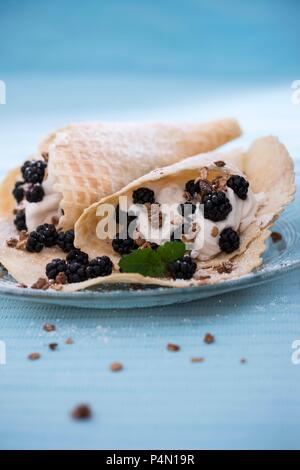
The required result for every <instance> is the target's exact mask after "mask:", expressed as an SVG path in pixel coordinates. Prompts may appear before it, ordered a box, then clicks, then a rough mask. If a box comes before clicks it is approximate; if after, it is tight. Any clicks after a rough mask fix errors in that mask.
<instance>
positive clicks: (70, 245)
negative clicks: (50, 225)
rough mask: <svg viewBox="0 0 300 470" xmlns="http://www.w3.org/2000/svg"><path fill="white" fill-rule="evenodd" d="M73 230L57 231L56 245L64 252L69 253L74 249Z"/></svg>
mask: <svg viewBox="0 0 300 470" xmlns="http://www.w3.org/2000/svg"><path fill="white" fill-rule="evenodd" d="M74 238H75V235H74V230H67V231H66V232H58V235H57V241H56V243H57V245H58V246H59V248H61V249H62V250H63V251H64V252H65V253H69V251H72V250H74V249H75V247H74Z"/></svg>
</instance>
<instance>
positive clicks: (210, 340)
mask: <svg viewBox="0 0 300 470" xmlns="http://www.w3.org/2000/svg"><path fill="white" fill-rule="evenodd" d="M214 341H215V337H214V335H212V334H211V333H206V335H205V336H204V343H206V344H211V343H213V342H214Z"/></svg>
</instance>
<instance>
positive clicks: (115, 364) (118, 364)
mask: <svg viewBox="0 0 300 470" xmlns="http://www.w3.org/2000/svg"><path fill="white" fill-rule="evenodd" d="M110 370H111V371H112V372H119V371H121V370H123V364H121V362H113V363H112V364H111V365H110Z"/></svg>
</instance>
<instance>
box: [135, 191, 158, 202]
mask: <svg viewBox="0 0 300 470" xmlns="http://www.w3.org/2000/svg"><path fill="white" fill-rule="evenodd" d="M132 200H133V203H134V204H147V202H149V203H150V204H154V202H155V196H154V191H152V189H149V188H138V189H136V190H135V191H133V193H132Z"/></svg>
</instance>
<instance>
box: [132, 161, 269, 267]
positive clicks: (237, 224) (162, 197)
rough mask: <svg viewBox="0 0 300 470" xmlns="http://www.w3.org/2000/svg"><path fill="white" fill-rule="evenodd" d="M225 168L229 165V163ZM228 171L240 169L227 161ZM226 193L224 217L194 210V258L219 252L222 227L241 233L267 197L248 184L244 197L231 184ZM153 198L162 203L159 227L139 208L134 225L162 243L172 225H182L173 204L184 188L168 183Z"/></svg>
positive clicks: (170, 231)
mask: <svg viewBox="0 0 300 470" xmlns="http://www.w3.org/2000/svg"><path fill="white" fill-rule="evenodd" d="M208 166H210V165H208ZM227 168H229V165H228V166H227ZM230 171H231V173H233V174H240V175H241V172H240V171H239V170H238V169H237V168H234V167H232V165H230ZM226 196H227V197H228V199H229V201H230V203H231V205H232V210H231V212H230V213H229V214H228V216H227V217H226V219H225V220H222V221H220V222H213V221H211V220H209V219H204V217H203V213H201V212H200V208H199V207H198V209H197V211H196V213H195V214H194V216H193V221H194V222H197V223H198V225H199V227H200V228H199V230H198V233H197V236H196V238H195V240H194V248H191V249H193V257H194V258H198V259H199V260H207V259H210V258H212V257H214V256H216V255H217V254H218V253H219V252H220V247H219V235H220V233H221V232H222V230H224V229H225V228H228V227H231V228H233V229H234V230H236V231H237V230H238V231H239V233H243V232H244V231H245V230H246V229H247V227H249V225H250V224H251V223H252V222H253V221H254V220H255V217H256V212H257V209H258V207H259V206H261V205H262V204H263V203H264V202H265V199H266V198H265V195H264V194H263V193H260V194H254V193H253V192H252V191H251V188H249V189H248V194H247V198H246V199H245V200H242V199H240V198H239V197H238V196H237V195H236V194H235V193H234V192H233V190H232V189H231V188H227V190H226ZM156 200H157V202H159V203H160V204H161V210H162V219H163V221H162V227H161V228H154V227H153V226H151V222H150V220H149V217H148V213H147V211H142V212H140V213H139V215H138V221H137V229H138V231H139V232H140V234H141V235H142V237H143V238H144V239H145V240H147V241H150V242H155V243H158V244H162V243H164V242H165V241H167V240H170V234H171V233H172V232H173V230H174V228H176V227H180V226H181V225H182V222H183V218H182V217H181V216H179V215H178V212H177V210H176V208H177V207H178V204H180V203H183V202H185V199H184V196H183V188H182V187H181V186H179V185H176V184H171V185H170V186H168V187H166V188H163V189H162V190H161V191H159V192H158V193H157V196H156ZM164 205H165V206H164ZM168 206H172V207H173V214H177V216H176V224H175V225H172V224H171V225H170V215H169V214H168ZM174 208H175V211H174ZM201 208H203V206H201ZM169 211H170V209H169ZM173 219H174V217H173ZM171 220H172V217H171ZM214 227H216V228H217V229H218V234H217V236H215V237H214V236H213V235H212V229H213V228H214ZM190 247H191V245H189V246H188V248H189V249H190Z"/></svg>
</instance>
